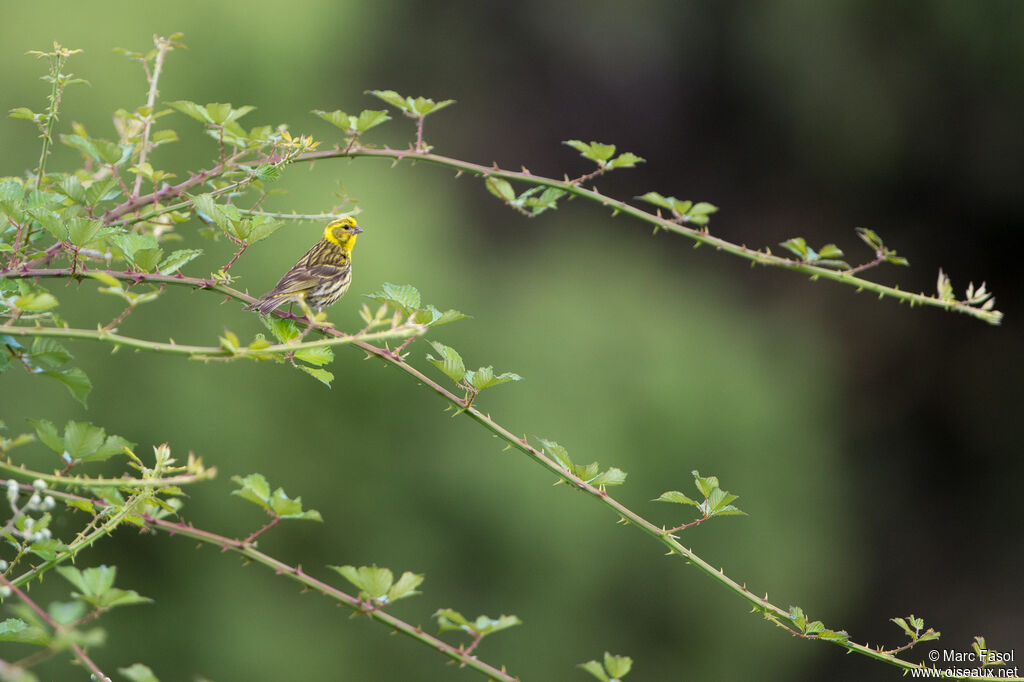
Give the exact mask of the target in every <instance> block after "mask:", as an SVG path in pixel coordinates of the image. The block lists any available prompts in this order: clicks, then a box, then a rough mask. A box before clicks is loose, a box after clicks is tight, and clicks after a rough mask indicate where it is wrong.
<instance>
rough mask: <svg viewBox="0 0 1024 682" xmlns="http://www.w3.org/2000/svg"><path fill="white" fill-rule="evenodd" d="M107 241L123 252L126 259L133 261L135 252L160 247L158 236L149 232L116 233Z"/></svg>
mask: <svg viewBox="0 0 1024 682" xmlns="http://www.w3.org/2000/svg"><path fill="white" fill-rule="evenodd" d="M107 241H109V242H110V244H111V245H112V246H114V247H115V248H117V249H118V250H119V251H120V252H121V254H122V255H123V257H124V258H125V260H127V261H129V262H132V263H134V261H135V254H136V253H138V252H139V251H147V250H152V249H159V248H160V245H159V243H158V242H157V240H156V237H154V236H153V235H149V234H135V233H127V234H115V235H113V236H111V237H110V238H108V240H107Z"/></svg>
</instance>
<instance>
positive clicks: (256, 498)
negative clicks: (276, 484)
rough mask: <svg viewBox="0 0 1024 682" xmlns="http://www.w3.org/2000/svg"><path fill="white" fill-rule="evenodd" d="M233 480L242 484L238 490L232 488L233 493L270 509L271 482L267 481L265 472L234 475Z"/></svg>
mask: <svg viewBox="0 0 1024 682" xmlns="http://www.w3.org/2000/svg"><path fill="white" fill-rule="evenodd" d="M231 480H232V481H234V482H235V483H237V484H238V485H240V486H242V487H241V488H239V489H238V490H232V491H231V494H232V495H237V496H239V497H241V498H242V499H244V500H249V501H250V502H253V503H255V504H257V505H259V506H261V507H263V508H264V509H266V510H267V511H270V484H269V483H267V479H266V478H265V477H264V476H263V474H249V475H248V476H245V477H244V478H243V477H241V476H232V477H231Z"/></svg>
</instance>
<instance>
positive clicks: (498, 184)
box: [484, 176, 516, 202]
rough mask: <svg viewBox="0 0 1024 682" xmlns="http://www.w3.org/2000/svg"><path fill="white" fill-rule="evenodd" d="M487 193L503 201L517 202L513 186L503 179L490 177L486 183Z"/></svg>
mask: <svg viewBox="0 0 1024 682" xmlns="http://www.w3.org/2000/svg"><path fill="white" fill-rule="evenodd" d="M484 182H485V184H486V186H487V191H488V192H490V193H491V194H493V195H494V196H496V197H498V198H499V199H501V200H502V201H507V202H511V201H515V199H516V192H515V190H514V189H512V185H511V184H510V183H509V182H508V181H507V180H503V179H501V178H495V177H493V176H492V177H489V178H487V179H486V180H485V181H484Z"/></svg>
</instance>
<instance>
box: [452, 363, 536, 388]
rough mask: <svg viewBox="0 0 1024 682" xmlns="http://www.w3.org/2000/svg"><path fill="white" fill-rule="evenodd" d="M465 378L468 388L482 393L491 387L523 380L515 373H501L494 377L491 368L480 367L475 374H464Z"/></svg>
mask: <svg viewBox="0 0 1024 682" xmlns="http://www.w3.org/2000/svg"><path fill="white" fill-rule="evenodd" d="M465 376H466V380H467V381H468V382H469V384H470V386H472V387H473V388H475V389H476V390H478V391H482V390H484V389H485V388H489V387H491V386H497V385H499V384H505V383H508V382H510V381H522V380H523V378H522V377H521V376H519V375H518V374H516V373H515V372H503V373H502V374H499V375H497V376H495V374H494V368H493V367H481V368H480V369H478V370H477V371H475V372H466V373H465Z"/></svg>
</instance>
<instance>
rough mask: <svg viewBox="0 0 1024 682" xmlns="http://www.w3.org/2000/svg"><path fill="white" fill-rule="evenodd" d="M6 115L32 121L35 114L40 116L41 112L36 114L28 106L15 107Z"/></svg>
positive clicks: (34, 118)
mask: <svg viewBox="0 0 1024 682" xmlns="http://www.w3.org/2000/svg"><path fill="white" fill-rule="evenodd" d="M7 115H8V116H10V117H11V118H21V119H24V120H26V121H34V120H36V117H37V116H40V117H41V116H42V114H37V113H35V112H34V111H32V110H31V109H29V108H28V107H15V108H14V109H11V110H10V112H9V113H8V114H7Z"/></svg>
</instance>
